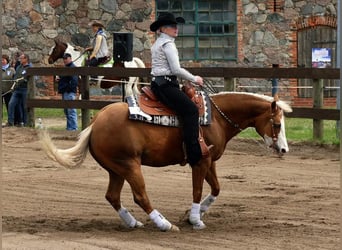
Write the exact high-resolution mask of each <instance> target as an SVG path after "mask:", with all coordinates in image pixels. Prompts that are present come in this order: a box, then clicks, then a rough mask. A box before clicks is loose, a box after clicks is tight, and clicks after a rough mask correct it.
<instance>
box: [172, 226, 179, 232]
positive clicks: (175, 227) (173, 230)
mask: <svg viewBox="0 0 342 250" xmlns="http://www.w3.org/2000/svg"><path fill="white" fill-rule="evenodd" d="M170 231H172V232H179V231H180V230H179V227H177V226H176V225H172V226H171V228H170Z"/></svg>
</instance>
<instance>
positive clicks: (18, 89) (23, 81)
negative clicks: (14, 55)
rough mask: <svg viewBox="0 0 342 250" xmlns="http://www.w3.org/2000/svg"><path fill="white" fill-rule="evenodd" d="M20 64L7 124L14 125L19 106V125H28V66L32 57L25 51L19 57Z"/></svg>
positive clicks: (16, 74)
mask: <svg viewBox="0 0 342 250" xmlns="http://www.w3.org/2000/svg"><path fill="white" fill-rule="evenodd" d="M19 60H20V65H19V66H18V67H17V70H16V72H15V74H14V80H15V81H16V84H15V87H14V90H13V94H12V96H11V99H10V101H9V104H8V123H7V126H14V115H15V110H16V108H17V107H18V111H19V125H20V126H22V127H23V126H25V125H27V107H26V99H27V84H28V82H29V77H28V76H27V75H26V70H27V68H29V67H31V64H30V58H29V56H28V55H27V54H25V53H23V54H21V55H20V57H19Z"/></svg>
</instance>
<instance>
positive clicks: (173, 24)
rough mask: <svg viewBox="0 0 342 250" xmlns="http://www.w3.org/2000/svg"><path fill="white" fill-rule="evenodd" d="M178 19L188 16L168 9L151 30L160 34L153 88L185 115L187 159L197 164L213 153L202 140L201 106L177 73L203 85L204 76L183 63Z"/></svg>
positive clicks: (155, 46) (155, 49)
mask: <svg viewBox="0 0 342 250" xmlns="http://www.w3.org/2000/svg"><path fill="white" fill-rule="evenodd" d="M178 23H185V20H184V18H183V17H177V18H175V17H174V15H173V14H172V13H169V12H166V13H165V12H164V13H162V14H160V15H159V16H158V19H157V20H156V21H155V22H153V23H152V24H151V26H150V30H151V31H153V32H156V33H157V34H158V35H159V37H158V38H157V40H156V41H155V43H154V44H153V46H152V48H151V56H152V66H151V67H152V70H151V74H152V76H153V77H152V82H151V89H152V91H153V92H154V94H155V95H156V96H157V97H158V99H159V100H160V101H161V102H162V103H164V104H165V105H167V106H168V107H170V108H171V109H173V110H174V111H175V112H176V113H177V115H178V116H179V117H180V118H181V119H182V122H183V139H184V143H185V149H186V154H187V161H188V162H189V164H190V165H191V166H193V165H195V164H197V163H198V162H199V160H200V159H201V158H202V157H206V156H208V154H209V153H208V148H207V146H206V145H205V143H204V141H203V140H201V141H200V140H199V121H198V117H199V112H198V109H197V106H196V105H195V104H194V103H193V102H192V101H191V100H190V98H189V97H188V96H186V94H185V93H184V92H182V91H181V90H180V88H179V83H178V80H177V77H181V78H183V79H186V80H189V81H191V82H194V83H196V84H198V85H200V86H202V85H203V79H202V77H200V76H194V75H192V74H191V73H190V72H188V71H187V70H185V69H184V68H182V67H181V66H180V63H179V57H178V50H177V48H176V45H175V38H176V37H177V36H178V29H177V24H178ZM200 142H201V144H202V147H201V145H200Z"/></svg>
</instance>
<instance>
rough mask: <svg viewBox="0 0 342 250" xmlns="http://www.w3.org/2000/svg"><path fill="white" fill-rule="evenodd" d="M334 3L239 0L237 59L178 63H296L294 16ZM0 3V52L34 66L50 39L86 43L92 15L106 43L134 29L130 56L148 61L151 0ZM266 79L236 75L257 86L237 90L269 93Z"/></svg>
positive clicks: (42, 62) (330, 10)
mask: <svg viewBox="0 0 342 250" xmlns="http://www.w3.org/2000/svg"><path fill="white" fill-rule="evenodd" d="M336 6H337V0H320V1H316V0H306V1H304V0H241V1H240V0H238V1H237V27H238V29H237V32H238V60H237V61H236V62H227V61H216V62H192V61H187V62H182V64H183V65H184V66H190V67H191V66H201V65H202V66H206V65H210V66H213V67H214V66H215V65H217V66H229V67H240V66H243V67H271V66H272V64H279V65H280V67H296V66H297V29H298V22H299V21H301V20H302V19H303V18H304V19H305V18H309V19H310V17H316V16H324V15H329V16H333V17H334V16H335V17H336V15H337V10H336ZM2 7H3V15H2V23H3V29H2V42H3V47H2V52H3V53H7V54H10V55H13V54H14V53H15V52H16V51H18V50H20V51H25V52H26V53H28V54H29V55H30V57H31V59H32V62H33V64H34V65H35V66H47V65H48V63H47V58H48V54H49V51H50V49H51V47H52V46H53V45H54V39H60V40H62V41H66V42H70V43H72V44H75V45H79V46H81V47H86V46H87V45H88V43H89V39H90V36H91V30H90V28H89V26H88V24H89V22H90V21H91V20H95V19H97V20H101V21H102V22H103V23H104V24H105V27H106V31H107V33H108V34H109V39H108V44H109V46H110V49H112V45H113V44H112V43H113V42H112V38H113V36H112V34H113V33H114V32H133V34H134V46H133V53H134V56H136V57H139V58H141V59H142V60H143V61H144V62H145V63H146V64H147V66H149V64H150V47H151V44H152V42H153V39H154V35H153V34H152V33H151V32H149V25H150V23H151V22H152V20H154V19H155V13H154V10H155V1H154V0H146V1H141V0H78V1H76V0H33V1H32V0H3V1H2ZM311 19H312V18H311ZM319 25H322V24H319ZM323 25H324V24H323ZM296 27H297V28H296ZM270 84H271V83H270V79H265V80H260V79H255V80H253V79H238V81H237V86H251V85H254V86H260V89H258V88H254V89H248V88H246V89H243V88H241V89H239V90H247V91H253V92H262V93H270ZM43 85H44V84H43ZM295 85H296V81H295V80H288V79H286V80H281V86H295ZM281 95H283V96H287V97H289V99H291V98H290V96H292V95H295V90H294V91H293V92H290V91H287V90H286V89H285V90H284V91H283V93H281Z"/></svg>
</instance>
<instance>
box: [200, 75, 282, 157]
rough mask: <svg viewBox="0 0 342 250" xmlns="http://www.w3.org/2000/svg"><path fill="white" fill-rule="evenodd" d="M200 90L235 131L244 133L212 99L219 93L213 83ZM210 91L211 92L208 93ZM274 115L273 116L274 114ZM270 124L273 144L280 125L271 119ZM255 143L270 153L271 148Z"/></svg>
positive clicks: (206, 84)
mask: <svg viewBox="0 0 342 250" xmlns="http://www.w3.org/2000/svg"><path fill="white" fill-rule="evenodd" d="M200 89H201V90H202V91H203V92H204V93H205V94H206V95H207V96H208V98H209V100H210V102H211V103H212V104H213V105H214V107H215V109H216V110H217V111H218V112H219V114H220V115H221V116H222V117H223V118H224V119H225V120H226V121H227V122H228V123H229V124H230V125H231V126H232V127H233V128H235V129H238V130H239V131H240V132H241V131H243V129H241V128H240V125H239V124H237V123H236V122H234V121H233V120H232V119H230V118H229V117H228V116H227V115H226V114H225V113H223V111H222V110H221V109H220V107H219V106H218V105H217V104H216V103H215V101H214V100H213V99H212V98H211V96H210V93H209V91H210V92H211V93H218V91H217V90H216V89H215V88H214V87H213V86H212V84H211V83H209V82H208V81H205V86H200ZM207 89H209V91H207ZM272 115H273V114H272ZM270 122H271V123H272V125H271V126H272V134H273V135H272V139H273V144H275V143H276V141H277V140H274V138H275V131H274V129H275V128H279V126H280V125H279V124H276V123H274V120H273V119H272V118H271V120H270ZM252 140H253V141H255V142H256V143H257V144H258V145H259V146H260V147H262V148H264V149H266V150H267V151H268V152H271V151H269V149H270V148H267V147H265V144H262V143H260V142H259V141H258V140H256V139H254V138H252Z"/></svg>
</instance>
